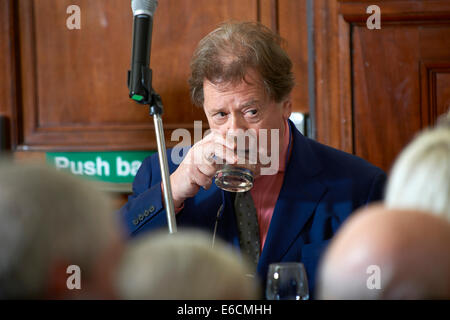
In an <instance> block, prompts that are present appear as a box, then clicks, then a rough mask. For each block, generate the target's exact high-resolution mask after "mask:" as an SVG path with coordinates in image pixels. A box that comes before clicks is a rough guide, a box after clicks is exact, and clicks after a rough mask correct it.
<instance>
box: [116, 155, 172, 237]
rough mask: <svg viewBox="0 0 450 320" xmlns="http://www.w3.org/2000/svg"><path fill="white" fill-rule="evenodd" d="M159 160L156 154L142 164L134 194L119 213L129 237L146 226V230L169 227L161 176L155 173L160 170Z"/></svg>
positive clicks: (134, 186) (134, 184) (136, 178)
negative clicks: (163, 199) (163, 200)
mask: <svg viewBox="0 0 450 320" xmlns="http://www.w3.org/2000/svg"><path fill="white" fill-rule="evenodd" d="M155 160H156V161H155ZM157 160H158V158H157V154H154V155H151V156H150V157H147V158H146V159H145V160H144V161H143V162H142V165H141V167H140V168H139V170H138V172H137V174H136V177H135V179H134V181H133V193H132V194H131V195H130V196H129V197H128V202H127V203H126V204H125V205H124V206H123V207H122V208H121V209H120V210H119V211H118V215H119V218H120V221H121V222H122V224H123V225H124V226H125V230H126V233H127V234H128V235H129V236H134V235H135V234H136V233H137V232H138V231H139V230H140V229H141V228H143V227H144V226H145V227H146V229H156V228H160V227H163V226H167V218H166V214H165V212H166V210H165V208H164V205H163V202H162V193H161V184H160V183H161V181H160V180H161V179H160V174H159V172H155V170H159V163H158V161H157ZM155 176H157V177H155Z"/></svg>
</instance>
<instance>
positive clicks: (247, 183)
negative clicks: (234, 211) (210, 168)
mask: <svg viewBox="0 0 450 320" xmlns="http://www.w3.org/2000/svg"><path fill="white" fill-rule="evenodd" d="M214 178H215V183H216V185H217V186H218V187H219V188H220V189H222V190H225V191H230V192H246V191H248V190H250V189H251V188H252V187H253V172H252V170H250V169H247V168H244V167H239V166H232V165H229V164H224V165H223V166H222V167H221V168H220V169H219V170H217V172H216V175H215V177H214Z"/></svg>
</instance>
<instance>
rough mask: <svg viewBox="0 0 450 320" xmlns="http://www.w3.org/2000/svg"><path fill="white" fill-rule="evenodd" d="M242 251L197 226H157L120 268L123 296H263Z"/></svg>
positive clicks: (137, 243) (132, 245)
mask: <svg viewBox="0 0 450 320" xmlns="http://www.w3.org/2000/svg"><path fill="white" fill-rule="evenodd" d="M249 270H250V269H249V268H248V266H247V265H246V264H245V263H243V262H242V261H241V258H240V256H239V255H238V254H237V253H235V252H234V251H231V249H230V248H229V247H228V246H226V245H225V244H224V243H223V242H222V241H218V240H217V239H216V241H215V244H214V247H212V243H211V236H210V235H209V234H206V233H203V232H201V231H197V230H182V231H178V232H177V233H175V234H167V232H156V233H151V234H149V235H145V236H143V237H140V238H138V239H136V241H135V242H132V243H130V246H129V247H128V248H127V252H126V253H125V255H124V257H123V260H122V264H121V267H120V269H119V274H118V291H119V293H120V298H122V299H149V300H151V299H172V300H198V299H202V300H203V299H204V300H226V299H237V300H241V299H258V298H259V293H260V292H259V287H258V283H257V280H255V279H254V278H250V277H249V276H248V275H246V274H248V273H250V272H249Z"/></svg>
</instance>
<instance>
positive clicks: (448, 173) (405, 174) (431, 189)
mask: <svg viewBox="0 0 450 320" xmlns="http://www.w3.org/2000/svg"><path fill="white" fill-rule="evenodd" d="M385 204H386V206H387V207H388V208H393V209H412V210H423V211H428V212H431V213H433V214H436V215H441V216H445V217H446V218H447V219H448V220H450V112H449V113H448V114H446V115H444V116H442V118H441V119H440V120H439V121H438V125H437V126H436V127H434V128H431V129H427V130H424V131H423V132H421V133H420V134H419V135H418V136H417V137H416V138H415V139H414V140H413V141H412V142H411V143H410V144H409V145H408V146H407V148H406V149H405V150H403V152H402V153H401V154H400V156H399V158H398V159H397V160H396V162H395V164H394V166H393V169H392V172H391V175H390V177H389V180H388V185H387V189H386V197H385Z"/></svg>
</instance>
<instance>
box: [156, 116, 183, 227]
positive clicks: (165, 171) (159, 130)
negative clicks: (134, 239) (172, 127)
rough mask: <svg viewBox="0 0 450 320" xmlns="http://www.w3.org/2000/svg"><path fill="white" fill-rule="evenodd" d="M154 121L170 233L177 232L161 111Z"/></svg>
mask: <svg viewBox="0 0 450 320" xmlns="http://www.w3.org/2000/svg"><path fill="white" fill-rule="evenodd" d="M153 123H154V124H155V133H156V142H157V144H158V157H159V166H160V168H161V177H162V183H163V189H164V203H165V206H166V214H167V224H168V225H169V233H175V232H177V224H176V220H175V209H174V205H173V198H172V187H171V186H170V175H169V165H168V161H167V154H166V143H165V140H164V130H163V124H162V119H161V115H160V114H159V113H156V114H154V115H153Z"/></svg>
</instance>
